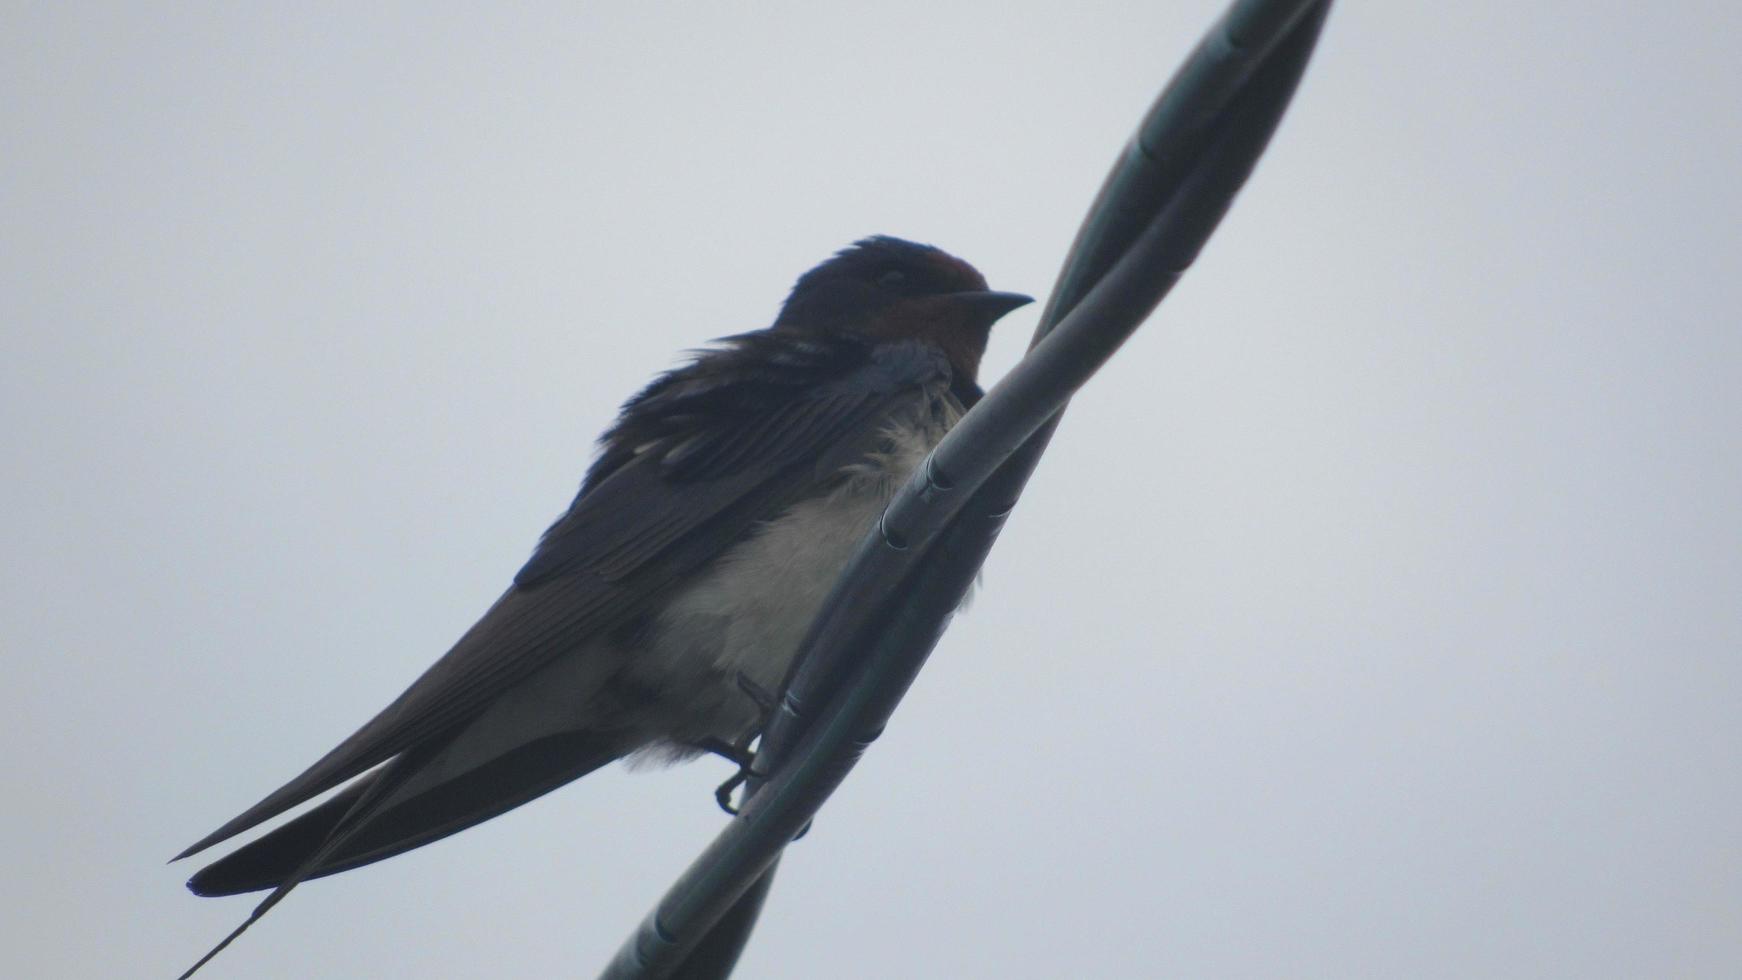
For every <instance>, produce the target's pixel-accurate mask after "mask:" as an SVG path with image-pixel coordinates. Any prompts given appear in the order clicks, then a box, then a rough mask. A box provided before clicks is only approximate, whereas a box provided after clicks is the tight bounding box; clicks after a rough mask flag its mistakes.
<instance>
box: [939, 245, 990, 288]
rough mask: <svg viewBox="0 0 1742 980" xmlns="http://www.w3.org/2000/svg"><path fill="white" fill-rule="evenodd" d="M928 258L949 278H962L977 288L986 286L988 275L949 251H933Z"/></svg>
mask: <svg viewBox="0 0 1742 980" xmlns="http://www.w3.org/2000/svg"><path fill="white" fill-rule="evenodd" d="M926 260H927V261H928V262H929V263H931V265H932V266H933V267H934V268H936V269H937V270H938V272H940V273H942V274H943V275H944V276H946V277H947V278H949V279H956V280H961V281H963V282H966V283H969V284H971V285H973V286H974V288H976V289H985V288H986V277H985V276H982V275H980V270H978V269H976V268H974V267H973V266H971V265H969V264H968V263H966V262H963V261H962V260H961V259H958V258H956V257H955V256H954V255H951V254H950V253H948V252H944V251H937V252H932V253H931V254H929V255H927V256H926Z"/></svg>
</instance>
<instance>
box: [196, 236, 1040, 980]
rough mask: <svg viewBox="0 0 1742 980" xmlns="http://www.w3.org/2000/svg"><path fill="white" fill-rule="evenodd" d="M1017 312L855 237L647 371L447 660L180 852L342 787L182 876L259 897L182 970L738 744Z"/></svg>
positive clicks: (966, 404)
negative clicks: (493, 831) (767, 301)
mask: <svg viewBox="0 0 1742 980" xmlns="http://www.w3.org/2000/svg"><path fill="white" fill-rule="evenodd" d="M1030 302H1032V298H1031V297H1028V296H1025V295H1022V294H1020V293H1012V292H1002V291H997V290H993V289H991V288H989V287H988V285H987V282H986V279H985V277H984V276H982V275H981V274H980V273H979V272H978V271H977V270H976V269H975V268H974V267H973V266H971V265H969V264H968V263H967V262H965V261H963V260H961V259H959V258H956V257H955V256H953V255H951V254H949V253H948V252H945V251H943V250H942V249H939V248H937V247H935V246H932V245H925V244H919V243H916V242H912V241H907V240H903V239H900V238H895V237H891V236H887V235H876V236H872V237H869V238H864V239H860V240H858V241H856V242H854V243H853V244H851V245H849V246H848V247H846V248H843V249H841V250H840V251H838V252H836V253H834V254H833V255H832V256H831V257H829V258H828V259H827V260H825V261H823V262H822V263H821V264H819V265H817V266H816V267H815V268H812V269H811V270H809V271H808V272H806V273H804V274H803V275H801V276H800V277H799V278H798V279H797V281H796V283H795V284H794V285H793V286H792V289H791V291H790V292H789V293H788V294H787V296H786V299H785V301H784V302H783V303H782V304H781V306H780V308H779V312H778V314H777V315H776V317H775V318H774V321H773V322H772V324H770V325H769V326H767V327H765V328H762V329H759V330H753V331H750V332H747V333H739V334H735V335H731V336H726V337H722V338H719V339H717V340H715V341H713V342H711V344H709V345H708V346H706V347H704V348H701V349H699V350H697V351H694V352H692V355H693V356H692V357H691V358H690V359H689V360H688V361H687V362H686V363H684V364H682V365H680V366H678V367H676V368H673V369H671V370H669V371H667V372H665V373H663V374H661V375H659V376H658V377H656V378H655V379H654V380H653V381H652V382H651V383H649V384H648V385H647V386H646V387H645V388H643V389H641V391H640V392H639V393H637V394H635V395H634V396H633V397H631V398H630V399H629V400H628V401H627V402H625V403H624V405H623V407H622V410H621V412H620V413H619V415H618V416H617V418H616V420H615V421H614V422H613V423H612V424H611V426H610V427H609V428H608V429H607V430H606V431H605V433H604V434H603V435H602V436H601V437H600V440H599V444H598V448H597V452H596V455H595V457H594V460H593V462H592V464H591V466H590V467H589V468H588V469H587V471H586V474H585V477H584V479H583V480H582V482H581V486H580V490H579V492H578V493H577V494H576V495H575V496H574V498H573V501H572V502H571V503H570V505H569V507H568V508H567V510H566V511H564V512H563V513H562V514H561V516H559V517H558V518H557V519H556V521H555V522H554V523H553V524H551V525H550V526H549V528H548V529H547V530H546V531H545V532H544V534H543V536H542V537H541V538H540V539H539V541H538V543H537V546H536V547H535V548H534V550H533V553H532V555H531V557H530V558H529V559H528V560H527V562H526V563H525V565H524V566H522V567H521V568H520V570H519V572H518V573H516V574H515V576H514V579H513V581H512V583H511V584H510V585H509V586H508V588H507V591H505V592H504V593H503V594H502V595H501V597H500V598H498V599H497V600H496V601H495V603H494V604H493V605H491V606H490V607H489V609H488V610H487V611H486V612H485V613H484V614H483V616H482V617H481V618H480V619H479V620H478V621H477V623H476V624H475V625H473V626H472V627H471V628H470V629H469V630H467V631H466V632H465V634H464V635H463V636H461V637H460V639H459V640H458V641H457V642H456V643H455V644H454V646H453V647H452V648H451V649H450V650H448V652H447V653H446V654H444V655H443V656H442V657H441V658H440V659H438V660H437V661H436V662H435V663H434V664H433V665H432V666H431V667H430V668H429V669H428V670H426V671H425V672H424V673H423V674H422V675H421V676H420V677H418V678H417V679H416V680H415V681H414V682H413V683H412V684H411V686H410V687H408V688H407V689H406V690H405V691H404V692H403V693H402V694H400V695H399V696H398V697H397V698H395V699H394V700H393V702H392V703H390V704H389V705H387V707H386V708H384V709H382V711H381V712H380V713H379V714H377V715H375V717H373V718H371V719H370V720H369V721H368V722H366V723H364V724H363V726H362V727H361V728H359V729H357V731H356V732H355V733H354V734H352V735H351V736H350V737H349V738H346V739H345V740H344V741H342V742H341V743H340V744H339V745H338V746H337V747H335V748H334V749H333V750H332V751H330V752H328V753H327V754H326V755H324V756H322V757H321V758H320V759H319V760H317V761H316V762H315V763H314V764H313V765H311V766H309V767H308V769H306V770H304V771H303V772H302V773H301V774H300V775H298V776H296V777H295V778H293V779H291V780H290V781H289V782H287V783H285V784H284V785H283V786H280V787H279V788H278V789H276V790H274V791H272V792H271V793H269V794H267V795H266V796H265V797H264V798H263V799H261V800H260V801H259V802H258V803H256V804H254V805H253V806H251V807H249V808H248V809H246V810H245V811H243V812H242V813H241V814H239V815H237V816H236V817H234V818H233V819H231V820H229V821H228V822H226V823H224V824H223V825H222V826H220V827H218V829H216V830H214V831H212V832H211V833H210V834H207V835H206V836H205V837H202V838H201V839H200V840H198V841H197V842H195V843H194V844H193V845H191V846H190V847H188V848H187V849H185V850H184V851H182V852H181V853H180V854H178V855H176V857H175V858H174V859H173V860H181V859H183V858H187V857H190V856H192V855H194V854H196V853H199V852H201V851H204V850H206V849H207V848H209V847H212V846H213V845H215V844H218V843H221V842H223V841H226V840H229V839H231V838H233V837H235V836H236V835H238V834H241V833H243V832H245V831H248V830H251V829H253V828H255V827H256V826H258V825H260V824H262V823H264V822H266V821H268V820H271V819H272V818H274V817H277V816H280V815H281V814H283V813H285V812H286V811H288V810H290V809H292V808H294V807H296V806H299V805H301V804H303V803H306V802H308V801H309V800H312V799H314V798H315V797H317V796H320V795H321V794H323V793H327V792H329V791H331V790H333V789H335V788H339V787H343V788H342V789H339V792H337V793H336V794H334V795H332V796H331V797H330V798H328V799H327V800H325V801H324V802H322V803H320V804H319V805H317V806H315V807H313V808H312V809H310V810H308V811H307V812H305V813H302V814H301V815H299V816H296V817H295V818H293V819H291V820H290V821H288V822H286V823H284V824H283V825H281V826H279V827H277V828H275V829H273V830H271V831H270V832H268V833H266V834H264V835H263V836H261V837H259V838H257V839H255V840H254V841H252V842H250V843H248V844H245V845H243V846H242V847H240V848H239V849H237V850H235V851H233V852H231V853H230V854H228V855H227V856H225V857H223V858H221V859H219V860H217V861H214V862H213V863H211V864H209V865H207V866H206V867H204V868H202V869H201V870H199V871H198V872H197V873H195V874H194V875H193V876H192V878H190V879H189V880H188V883H187V886H188V888H189V890H191V891H192V892H193V893H194V894H196V895H201V896H220V895H235V894H241V893H245V892H253V891H262V890H268V889H270V890H271V891H270V894H269V895H268V896H267V897H266V899H265V900H264V901H262V902H261V903H260V904H259V905H258V906H257V907H256V908H255V910H254V911H253V913H252V914H251V915H250V916H249V917H248V919H247V921H245V922H244V923H242V925H241V926H239V927H238V928H237V929H236V930H235V931H234V932H232V933H231V934H230V935H229V936H228V937H226V938H225V939H224V940H223V941H222V942H220V943H219V944H218V945H217V946H216V947H215V948H214V949H212V950H211V951H210V952H208V953H207V954H206V956H205V957H203V958H202V959H201V960H200V961H199V962H197V963H195V964H194V966H193V967H191V968H190V969H189V970H188V971H187V972H186V973H184V974H183V975H182V976H183V977H184V978H185V977H188V976H191V975H192V974H193V973H194V972H195V971H196V970H198V969H199V968H200V967H201V966H203V965H204V964H205V963H206V962H208V961H209V960H210V959H211V958H212V957H213V956H215V955H216V954H217V953H218V952H219V951H221V950H222V949H224V947H225V946H227V945H228V944H229V943H230V942H231V941H232V940H234V939H235V938H236V937H237V936H239V935H240V934H241V933H242V932H243V931H244V930H246V929H247V928H248V926H249V925H251V924H252V923H253V922H255V921H256V920H258V919H259V918H260V916H262V915H264V914H265V912H266V911H267V910H268V909H270V908H271V907H273V906H274V905H275V904H276V903H277V902H279V901H280V900H282V899H283V897H284V896H285V895H286V894H287V893H288V892H289V891H290V890H291V889H292V888H294V887H296V885H297V884H299V883H301V882H303V881H306V880H308V879H311V878H318V877H323V876H326V875H331V874H336V873H339V872H342V871H349V870H352V869H355V868H358V867H362V866H363V865H367V864H371V863H374V862H376V861H380V860H382V859H384V858H388V857H392V856H394V855H397V854H400V853H403V852H405V851H408V850H411V849H412V848H416V847H421V846H423V845H425V844H428V843H431V842H432V841H436V840H439V839H441V838H444V837H447V836H449V835H451V834H454V833H456V832H458V831H461V830H464V829H466V828H467V827H470V826H473V825H475V824H477V823H479V822H482V821H484V820H488V819H490V818H492V817H495V816H498V815H500V814H502V813H505V812H507V811H508V810H511V809H513V808H515V807H518V806H520V805H521V804H523V803H526V802H528V801H530V800H533V799H535V798H537V797H539V796H542V795H544V794H545V793H547V792H550V791H551V790H554V789H556V788H557V787H559V786H562V785H564V784H566V783H568V782H570V781H572V780H575V779H577V778H579V777H581V776H584V775H586V774H587V773H589V772H592V771H594V770H597V769H599V768H601V767H603V766H605V765H607V764H609V763H611V762H614V761H617V760H619V759H624V758H630V759H631V760H632V761H641V760H651V761H655V762H678V761H682V760H685V759H689V758H694V757H696V756H698V755H700V754H702V753H704V752H708V751H718V752H722V753H727V754H729V753H730V752H731V751H733V748H732V747H736V751H740V752H741V751H744V747H746V746H748V745H749V744H750V740H751V739H752V738H753V737H754V735H755V733H756V732H757V731H758V730H759V726H760V724H761V723H762V722H763V721H764V720H765V717H766V713H767V706H768V699H769V695H768V693H767V692H769V691H773V690H776V689H778V687H779V685H780V683H781V681H782V680H783V678H784V677H785V675H786V672H787V669H788V667H789V666H790V664H791V662H792V660H793V658H794V656H795V655H796V653H797V650H798V646H799V644H800V642H801V641H802V639H803V638H804V633H805V631H806V629H807V628H808V626H809V625H810V622H811V620H812V619H813V618H814V617H815V615H816V614H817V612H818V611H819V609H820V607H821V605H822V602H823V599H824V598H825V597H826V595H827V593H828V591H829V589H830V587H831V586H832V585H833V583H834V581H835V578H836V577H837V576H838V574H839V573H840V572H841V570H842V569H843V568H844V567H845V565H846V563H847V561H848V559H849V558H850V557H851V555H852V553H853V550H854V548H855V547H856V546H857V544H858V543H859V541H860V540H861V539H862V538H863V537H864V536H865V534H866V532H867V531H869V530H870V529H871V527H872V526H873V524H874V523H875V522H876V520H877V518H878V517H879V515H880V514H881V513H882V510H883V508H884V506H885V505H886V504H887V502H888V501H889V499H890V497H891V496H892V495H893V494H894V492H895V490H896V489H897V488H898V487H899V486H900V485H901V484H902V483H903V482H904V481H905V480H906V479H907V477H908V475H909V474H910V473H911V472H912V471H913V470H914V468H915V467H916V466H917V465H918V464H919V463H920V462H921V460H923V458H924V457H925V455H926V454H927V453H928V452H929V451H930V450H931V449H932V448H933V447H934V446H935V445H936V444H937V442H938V441H939V440H940V439H941V438H942V437H943V435H944V434H945V433H946V432H947V431H948V430H949V429H950V427H951V426H953V425H954V424H955V422H956V421H957V420H958V419H959V418H961V416H962V415H963V414H964V413H965V412H966V411H967V410H968V409H969V408H971V407H972V406H973V405H974V403H975V402H977V401H978V400H979V399H980V397H981V396H982V394H983V392H982V390H981V388H980V386H979V381H978V375H979V369H980V360H981V357H982V355H983V354H984V352H985V349H986V343H987V339H988V336H989V334H990V331H991V328H992V325H993V324H994V323H995V322H996V321H997V320H999V319H1000V318H1002V317H1003V316H1004V315H1005V314H1007V313H1009V312H1011V311H1012V310H1015V309H1017V308H1019V307H1021V306H1023V305H1026V304H1027V303H1030ZM722 747H725V748H722Z"/></svg>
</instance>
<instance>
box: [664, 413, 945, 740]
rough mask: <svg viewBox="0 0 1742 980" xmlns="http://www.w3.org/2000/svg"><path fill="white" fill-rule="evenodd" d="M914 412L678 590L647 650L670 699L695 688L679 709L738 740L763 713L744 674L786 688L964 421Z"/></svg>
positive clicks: (762, 684) (770, 688)
mask: <svg viewBox="0 0 1742 980" xmlns="http://www.w3.org/2000/svg"><path fill="white" fill-rule="evenodd" d="M915 415H916V416H917V417H916V418H914V419H913V420H912V421H906V420H903V421H902V422H901V423H899V424H897V425H894V426H892V428H891V429H890V430H889V436H890V441H889V451H887V452H885V453H880V454H877V455H875V456H873V457H870V458H869V459H867V460H866V461H865V462H863V463H860V464H856V465H855V466H853V467H851V468H850V469H849V470H848V473H849V478H848V479H846V480H844V481H843V482H842V483H841V484H840V485H839V486H838V487H837V488H836V489H835V490H834V491H832V492H831V493H829V494H828V495H827V496H823V497H819V498H816V499H812V500H807V501H803V502H801V503H799V504H796V505H794V506H793V507H792V508H791V509H789V510H787V512H786V513H784V514H782V515H781V516H780V517H779V518H777V519H775V520H773V521H770V522H768V523H767V524H765V525H763V527H762V528H761V529H760V530H759V531H758V532H756V533H755V534H754V535H753V536H751V537H750V538H748V539H746V540H745V541H743V542H741V543H740V544H738V545H736V546H734V547H733V548H732V549H731V550H730V551H728V552H727V553H726V554H725V555H723V556H722V557H721V558H720V560H719V561H718V562H717V563H716V564H715V566H714V567H713V569H712V570H711V571H710V572H709V573H708V574H707V575H706V576H704V577H703V578H701V579H699V580H697V581H696V582H694V583H693V584H691V585H689V586H688V587H686V588H685V589H683V591H681V592H679V593H678V594H677V595H675V596H673V598H672V600H671V602H670V603H669V604H668V605H667V606H666V608H665V611H664V613H663V614H662V615H661V616H660V617H659V619H660V626H661V628H660V629H659V630H658V631H657V635H658V639H657V640H656V641H655V642H654V644H653V649H651V650H647V651H644V654H643V656H645V657H647V660H648V663H647V666H649V667H651V668H653V669H654V671H656V672H657V673H659V674H662V675H664V676H663V677H661V678H660V679H661V680H662V681H664V683H663V684H661V686H662V687H663V688H664V689H665V691H666V692H667V696H668V697H669V696H670V695H673V694H676V693H678V692H679V691H689V690H694V691H695V692H696V697H695V698H694V699H693V700H691V699H682V700H691V703H690V704H688V705H687V706H686V707H687V708H688V710H687V711H686V710H683V709H680V713H681V714H683V715H687V716H688V717H687V718H686V719H685V721H692V720H699V718H700V717H707V716H714V717H715V718H717V723H716V724H715V725H710V726H709V727H710V728H713V729H714V731H712V732H710V733H709V734H718V735H720V736H721V737H725V738H731V737H735V736H736V735H737V734H739V733H740V732H741V731H742V730H743V729H745V728H748V727H749V726H750V725H752V724H754V723H755V722H756V721H757V720H758V717H757V716H758V714H759V712H757V711H756V710H755V706H754V704H753V702H752V701H751V700H750V698H749V697H748V696H747V695H745V694H744V693H743V692H742V691H741V690H740V689H739V688H738V685H737V676H738V675H740V674H742V675H743V676H744V677H746V678H748V679H749V680H751V681H753V682H754V683H755V684H757V685H759V686H760V687H762V688H763V689H764V690H767V691H770V692H772V691H775V690H776V689H777V688H778V687H779V685H780V682H781V681H782V680H783V679H784V678H785V675H786V670H787V667H788V666H789V665H790V664H791V663H792V659H793V656H794V655H795V654H796V653H797V651H798V645H799V643H800V641H802V640H803V639H804V635H805V631H806V630H808V629H809V628H810V624H811V620H812V619H814V618H815V617H816V614H817V612H818V611H819V610H820V608H821V606H822V602H823V599H824V598H826V597H827V596H828V594H829V590H830V589H831V588H833V587H834V584H835V579H836V578H837V577H838V576H839V575H840V573H841V570H842V569H843V568H844V567H845V566H846V563H847V560H848V559H849V558H851V557H852V555H853V552H854V550H855V549H856V548H857V547H858V545H859V542H860V541H861V540H863V539H864V537H865V534H866V532H868V531H869V530H870V529H871V528H872V526H873V525H874V524H875V523H876V521H877V519H878V517H880V516H881V515H882V513H883V509H884V507H885V506H886V505H887V504H888V502H889V498H890V497H891V496H892V495H894V493H895V491H896V489H897V488H898V487H900V486H901V484H902V483H903V482H905V481H906V480H907V477H908V476H909V474H911V473H912V472H913V470H914V468H915V467H916V466H918V465H919V463H920V461H921V460H922V459H924V458H925V454H926V453H928V452H930V451H931V449H932V447H933V446H935V445H937V442H938V440H939V439H941V438H943V434H944V432H945V431H947V429H948V427H949V426H950V425H953V424H954V423H955V421H956V418H957V414H956V412H954V411H947V412H945V413H943V417H942V418H941V419H940V418H936V417H934V415H933V413H932V412H931V411H930V406H925V410H923V411H921V412H917V413H915ZM697 675H711V676H706V678H705V679H704V676H697ZM692 685H693V687H692ZM671 707H677V706H676V705H671ZM685 727H687V725H686V726H685ZM674 734H676V733H674ZM682 734H683V735H684V737H685V738H688V737H693V735H694V733H682ZM680 740H683V739H680Z"/></svg>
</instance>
